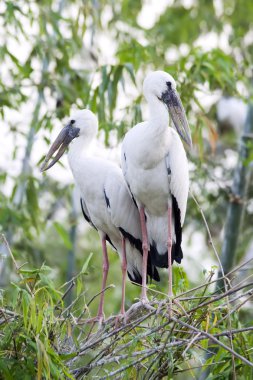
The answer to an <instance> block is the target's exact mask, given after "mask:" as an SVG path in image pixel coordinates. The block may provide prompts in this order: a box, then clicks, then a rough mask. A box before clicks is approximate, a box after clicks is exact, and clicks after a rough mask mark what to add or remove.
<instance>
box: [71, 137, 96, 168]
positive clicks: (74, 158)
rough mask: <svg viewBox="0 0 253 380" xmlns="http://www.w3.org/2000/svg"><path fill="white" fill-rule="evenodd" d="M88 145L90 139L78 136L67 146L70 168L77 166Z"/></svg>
mask: <svg viewBox="0 0 253 380" xmlns="http://www.w3.org/2000/svg"><path fill="white" fill-rule="evenodd" d="M90 143H91V139H90V138H87V136H79V137H77V138H76V139H75V140H73V141H72V142H71V144H70V146H69V152H68V159H69V163H70V165H71V166H72V167H73V166H74V165H78V162H80V158H81V157H82V156H83V155H86V154H87V151H88V150H89V145H90Z"/></svg>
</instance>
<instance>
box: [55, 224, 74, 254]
mask: <svg viewBox="0 0 253 380" xmlns="http://www.w3.org/2000/svg"><path fill="white" fill-rule="evenodd" d="M53 225H54V228H55V229H56V231H57V232H58V234H59V236H60V237H61V238H62V241H63V243H64V245H65V247H66V248H68V249H72V242H71V240H70V238H69V234H68V232H67V230H66V229H65V227H63V225H62V224H60V223H58V222H54V223H53Z"/></svg>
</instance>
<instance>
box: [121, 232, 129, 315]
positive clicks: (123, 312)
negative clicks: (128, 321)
mask: <svg viewBox="0 0 253 380" xmlns="http://www.w3.org/2000/svg"><path fill="white" fill-rule="evenodd" d="M122 255H123V257H122V263H121V270H122V297H121V309H120V313H121V314H122V315H123V314H125V291H126V271H127V258H126V241H125V238H122Z"/></svg>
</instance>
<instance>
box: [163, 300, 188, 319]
mask: <svg viewBox="0 0 253 380" xmlns="http://www.w3.org/2000/svg"><path fill="white" fill-rule="evenodd" d="M164 308H165V309H166V312H165V313H166V315H167V316H168V317H169V318H171V317H172V316H173V314H174V313H176V314H177V315H182V314H183V315H186V316H187V315H188V314H187V312H186V310H185V309H184V307H183V306H182V304H181V303H180V302H179V301H178V300H177V299H175V298H172V297H170V296H169V299H168V301H161V302H159V304H158V307H157V311H156V313H157V314H161V312H162V310H163V309H164Z"/></svg>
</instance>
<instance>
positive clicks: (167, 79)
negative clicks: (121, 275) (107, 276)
mask: <svg viewBox="0 0 253 380" xmlns="http://www.w3.org/2000/svg"><path fill="white" fill-rule="evenodd" d="M144 95H145V97H146V99H147V101H148V106H149V115H150V117H149V120H148V121H146V122H143V123H139V124H137V125H136V126H135V127H133V128H132V129H131V130H130V131H129V132H128V133H127V134H126V136H125V138H124V141H123V146H122V168H123V173H124V175H125V179H126V182H127V183H128V186H129V189H130V191H131V193H132V195H133V197H134V199H135V200H136V202H137V205H138V208H139V211H140V217H141V221H142V233H143V244H144V246H143V251H144V258H145V256H146V255H147V254H148V253H147V251H148V249H150V253H151V261H152V263H153V264H154V265H156V266H158V267H169V278H170V287H169V288H170V290H169V293H170V295H171V293H172V289H171V286H172V283H171V281H172V280H171V279H172V271H171V264H172V262H173V260H175V261H177V262H178V263H180V262H181V259H182V257H183V253H182V249H181V240H182V225H183V222H184V218H185V212H186V204H187V197H188V189H189V175H188V164H187V158H186V154H185V150H184V147H183V144H182V142H181V139H180V137H179V135H178V133H177V132H176V131H175V130H174V129H172V128H170V127H168V124H169V113H168V110H169V112H170V113H171V116H172V119H173V122H174V124H175V126H176V128H177V129H178V131H179V133H180V134H181V136H182V137H183V138H185V139H186V140H187V142H188V143H191V141H190V137H189V135H188V134H187V133H188V131H187V127H188V125H187V121H186V118H185V114H184V110H183V108H182V104H181V102H180V99H179V97H178V95H177V93H176V90H175V81H174V79H173V78H172V77H171V76H170V75H169V74H167V73H164V72H161V71H158V72H154V73H151V74H149V76H148V77H147V78H146V79H145V81H144ZM166 106H167V108H166ZM185 131H186V135H185ZM144 272H145V268H143V273H144ZM142 297H143V299H144V300H145V299H146V285H145V283H143V293H142Z"/></svg>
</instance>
